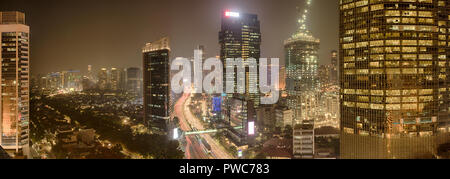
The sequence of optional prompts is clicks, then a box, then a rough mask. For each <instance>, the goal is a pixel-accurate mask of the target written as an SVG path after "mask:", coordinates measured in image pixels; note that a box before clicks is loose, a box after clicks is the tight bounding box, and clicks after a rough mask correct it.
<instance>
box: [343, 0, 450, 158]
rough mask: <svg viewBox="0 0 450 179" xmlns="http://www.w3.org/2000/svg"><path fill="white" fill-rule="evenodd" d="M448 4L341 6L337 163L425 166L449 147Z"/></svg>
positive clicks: (433, 0)
mask: <svg viewBox="0 0 450 179" xmlns="http://www.w3.org/2000/svg"><path fill="white" fill-rule="evenodd" d="M449 3H450V1H448V0H390V1H382V0H370V1H369V0H341V1H340V31H339V34H340V55H339V57H340V86H341V133H342V135H341V157H342V158H433V157H436V156H435V154H436V153H437V152H436V149H437V148H438V147H439V146H440V145H442V144H443V143H448V142H449V141H450V138H449V134H448V133H449V132H450V120H449V114H450V109H449V84H450V83H449V82H450V78H449V77H450V76H449V72H450V69H449V60H448V55H449V52H450V51H449V46H448V45H449V43H448V41H449V36H448V27H449V15H450V14H449V8H450V4H449Z"/></svg>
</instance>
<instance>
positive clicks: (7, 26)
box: [0, 12, 30, 155]
mask: <svg viewBox="0 0 450 179" xmlns="http://www.w3.org/2000/svg"><path fill="white" fill-rule="evenodd" d="M29 37H30V27H29V26H27V25H25V14H24V13H21V12H0V38H1V43H0V47H1V50H0V57H1V67H0V68H1V72H0V77H1V84H2V85H1V87H0V93H1V94H2V95H1V101H0V102H1V103H0V145H1V146H2V147H3V148H4V149H5V150H7V151H14V152H16V153H20V152H23V154H25V155H28V154H29V105H30V104H29V97H30V96H29V95H30V94H29V76H30V74H29V72H30V69H29V43H30V42H29Z"/></svg>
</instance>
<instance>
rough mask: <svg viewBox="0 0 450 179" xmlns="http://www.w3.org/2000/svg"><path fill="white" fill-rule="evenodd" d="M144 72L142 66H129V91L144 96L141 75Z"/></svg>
mask: <svg viewBox="0 0 450 179" xmlns="http://www.w3.org/2000/svg"><path fill="white" fill-rule="evenodd" d="M141 76H142V72H141V69H140V68H135V67H132V68H128V69H127V81H126V83H127V92H128V93H131V94H133V95H135V96H137V97H141V96H142V94H141V93H142V89H141V88H142V85H141V78H142V77H141Z"/></svg>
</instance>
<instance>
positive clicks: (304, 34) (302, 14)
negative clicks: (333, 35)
mask: <svg viewBox="0 0 450 179" xmlns="http://www.w3.org/2000/svg"><path fill="white" fill-rule="evenodd" d="M304 1H305V3H306V4H305V6H304V9H303V10H300V8H299V7H297V9H298V12H299V17H298V24H299V28H298V29H297V32H295V33H294V34H293V35H292V36H291V38H289V39H288V40H286V41H285V42H284V43H285V44H289V43H292V42H296V41H308V42H317V43H319V42H320V40H319V39H317V38H315V37H314V36H313V35H312V34H311V32H310V31H309V30H308V28H307V26H306V21H307V20H308V17H309V11H310V10H309V9H310V7H311V4H312V0H304Z"/></svg>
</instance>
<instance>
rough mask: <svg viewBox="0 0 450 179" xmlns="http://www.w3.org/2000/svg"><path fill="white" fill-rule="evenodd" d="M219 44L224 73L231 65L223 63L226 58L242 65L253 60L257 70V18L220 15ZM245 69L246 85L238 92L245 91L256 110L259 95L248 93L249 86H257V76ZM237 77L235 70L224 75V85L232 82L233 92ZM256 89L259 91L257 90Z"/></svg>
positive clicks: (247, 15)
mask: <svg viewBox="0 0 450 179" xmlns="http://www.w3.org/2000/svg"><path fill="white" fill-rule="evenodd" d="M219 43H220V59H221V60H222V62H223V63H224V73H225V72H226V68H227V66H231V64H227V63H225V62H226V59H227V58H233V59H237V58H242V59H243V60H244V64H247V62H246V60H247V59H249V58H254V59H256V61H257V62H258V68H259V58H260V56H261V31H260V22H259V20H258V16H257V15H254V14H243V13H237V12H229V11H226V12H224V13H223V15H222V28H221V31H220V32H219ZM245 69H246V70H245V74H244V75H245V84H246V85H245V89H243V88H244V87H243V86H240V88H241V89H240V90H243V91H245V94H246V96H248V98H249V99H250V100H252V101H253V102H254V106H255V107H256V108H257V107H258V106H259V104H260V97H259V96H260V95H259V93H256V94H252V93H250V90H249V84H251V83H252V82H255V84H256V85H259V78H258V74H250V73H249V68H248V66H246V67H245ZM258 71H259V69H258ZM237 76H238V72H237V69H235V72H234V73H231V74H226V75H224V82H225V84H226V81H232V82H233V83H234V84H235V87H236V88H235V89H236V90H235V92H237V91H238V87H237ZM257 89H258V91H259V88H257ZM234 94H235V93H232V94H228V98H231V97H232V96H233V95H234Z"/></svg>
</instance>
